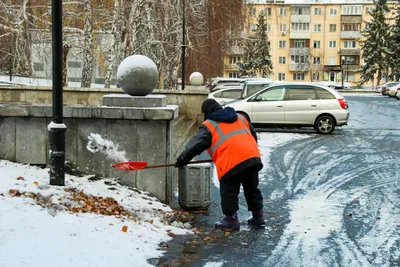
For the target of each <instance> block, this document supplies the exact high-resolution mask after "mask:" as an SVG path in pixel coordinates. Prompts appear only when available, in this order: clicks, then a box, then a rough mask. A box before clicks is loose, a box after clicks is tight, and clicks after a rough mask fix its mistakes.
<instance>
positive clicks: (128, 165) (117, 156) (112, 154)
mask: <svg viewBox="0 0 400 267" xmlns="http://www.w3.org/2000/svg"><path fill="white" fill-rule="evenodd" d="M88 139H89V142H88V144H87V145H86V148H87V150H89V151H90V152H92V153H97V152H100V153H103V154H105V155H106V156H107V158H109V159H112V160H113V161H116V162H120V163H116V164H113V165H112V166H113V167H114V168H116V169H119V170H124V171H139V170H143V169H150V168H161V167H171V166H175V164H173V163H170V164H159V165H147V164H148V162H146V161H129V160H128V159H127V158H126V156H125V155H126V152H125V151H121V150H119V147H118V145H115V144H114V142H112V141H110V140H107V139H103V138H102V137H101V136H100V135H99V134H94V133H91V134H90V135H89V136H88ZM210 162H212V160H197V161H191V162H189V164H197V163H210Z"/></svg>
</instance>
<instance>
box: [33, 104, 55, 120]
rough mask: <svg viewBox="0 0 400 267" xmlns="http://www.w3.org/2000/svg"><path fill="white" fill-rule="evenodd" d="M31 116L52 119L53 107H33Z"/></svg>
mask: <svg viewBox="0 0 400 267" xmlns="http://www.w3.org/2000/svg"><path fill="white" fill-rule="evenodd" d="M30 115H31V116H33V117H47V118H51V117H52V116H53V111H52V106H51V105H40V104H36V105H32V106H31V108H30Z"/></svg>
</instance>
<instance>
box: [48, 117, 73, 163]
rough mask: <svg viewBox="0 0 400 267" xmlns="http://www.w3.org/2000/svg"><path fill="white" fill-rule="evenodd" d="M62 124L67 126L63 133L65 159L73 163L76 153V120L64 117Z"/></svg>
mask: <svg viewBox="0 0 400 267" xmlns="http://www.w3.org/2000/svg"><path fill="white" fill-rule="evenodd" d="M50 121H51V120H50ZM64 124H65V125H66V126H67V131H66V133H65V160H66V161H69V162H74V163H75V161H76V159H77V155H78V151H77V148H78V144H77V142H78V122H77V120H75V119H65V120H64Z"/></svg>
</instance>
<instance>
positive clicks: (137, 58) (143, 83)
mask: <svg viewBox="0 0 400 267" xmlns="http://www.w3.org/2000/svg"><path fill="white" fill-rule="evenodd" d="M117 79H118V82H119V86H120V87H121V89H122V90H124V92H125V93H127V94H128V95H131V96H146V95H148V94H150V93H151V92H153V90H154V89H155V88H156V86H157V84H158V70H157V66H156V64H155V63H154V62H153V61H152V60H151V59H150V58H148V57H146V56H143V55H132V56H129V57H127V58H125V59H124V60H122V62H121V64H119V66H118V70H117Z"/></svg>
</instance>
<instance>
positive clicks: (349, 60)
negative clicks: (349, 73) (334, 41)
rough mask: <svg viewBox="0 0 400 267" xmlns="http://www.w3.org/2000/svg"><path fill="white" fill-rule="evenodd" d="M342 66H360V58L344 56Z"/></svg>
mask: <svg viewBox="0 0 400 267" xmlns="http://www.w3.org/2000/svg"><path fill="white" fill-rule="evenodd" d="M342 63H343V64H347V65H359V64H360V56H345V58H344V61H343V62H342Z"/></svg>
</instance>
